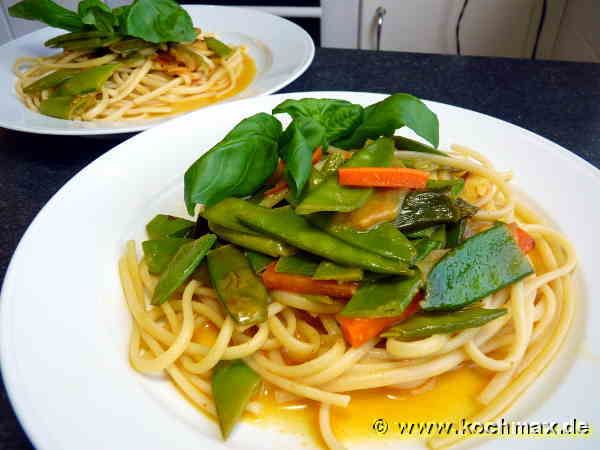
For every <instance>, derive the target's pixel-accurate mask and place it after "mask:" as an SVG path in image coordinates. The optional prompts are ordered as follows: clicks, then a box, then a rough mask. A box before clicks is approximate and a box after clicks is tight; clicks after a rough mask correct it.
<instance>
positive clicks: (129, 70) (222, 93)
mask: <svg viewBox="0 0 600 450" xmlns="http://www.w3.org/2000/svg"><path fill="white" fill-rule="evenodd" d="M211 36H212V35H211V34H208V33H205V34H202V33H201V34H199V35H198V38H197V40H196V41H195V42H194V43H192V44H189V45H190V47H191V48H193V49H194V50H195V51H196V52H197V53H198V55H200V56H201V57H202V58H203V60H204V62H205V64H203V65H202V66H200V67H199V68H198V69H196V70H191V69H190V68H188V67H186V66H185V65H182V64H180V63H178V62H177V61H176V60H174V59H173V58H171V57H170V56H169V54H168V53H167V52H164V51H161V52H159V53H156V52H155V51H152V50H150V51H146V52H144V51H141V52H140V54H138V56H137V57H133V58H120V59H119V58H118V55H117V54H115V53H109V54H106V55H102V56H97V55H96V53H95V50H90V51H74V50H65V51H63V52H62V53H59V54H56V55H53V56H48V57H39V58H32V57H23V58H18V59H17V61H16V62H15V64H14V66H13V71H14V73H15V75H16V76H17V81H16V84H15V90H16V93H17V95H18V96H19V98H20V99H21V100H22V101H23V103H24V104H25V105H26V106H27V107H28V108H29V109H31V110H32V111H35V112H40V110H39V106H40V103H41V102H42V100H45V99H47V98H48V96H49V90H47V89H46V90H43V91H41V92H37V93H31V94H28V93H25V92H24V88H26V87H27V86H29V85H30V84H31V83H34V82H35V81H37V80H39V79H41V78H43V77H45V76H47V75H49V74H51V73H53V72H54V71H56V70H58V69H89V68H91V67H96V66H101V65H104V64H107V63H111V62H118V63H120V66H119V67H118V68H117V70H116V71H115V72H114V73H113V74H112V76H111V77H110V78H109V79H108V81H107V82H106V83H105V84H104V86H103V87H102V89H101V91H100V92H98V93H97V94H96V95H95V100H96V101H95V104H93V105H92V106H91V107H89V108H87V109H86V110H84V111H82V112H81V113H79V114H78V115H76V116H75V117H73V119H75V120H85V121H122V120H139V119H145V118H149V117H157V116H164V115H169V114H175V113H178V112H182V111H185V110H189V109H191V108H193V107H194V106H195V105H194V102H196V103H197V102H205V103H209V102H211V101H217V100H219V99H223V98H226V97H228V96H230V95H233V94H235V93H236V92H237V91H238V90H240V89H241V88H243V87H244V86H243V85H242V84H243V83H242V82H247V81H248V80H242V78H244V71H246V72H247V71H248V67H249V66H253V62H252V60H251V59H250V57H249V56H248V53H247V50H246V49H245V48H244V47H232V49H233V51H232V53H231V54H230V55H228V56H227V57H223V58H222V57H219V56H218V55H217V54H215V53H213V52H212V51H210V50H208V49H207V48H206V44H205V43H204V41H203V40H204V38H205V37H211Z"/></svg>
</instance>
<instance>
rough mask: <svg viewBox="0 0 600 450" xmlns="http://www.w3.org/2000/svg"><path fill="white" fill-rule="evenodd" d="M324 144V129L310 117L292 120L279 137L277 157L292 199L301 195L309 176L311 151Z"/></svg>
mask: <svg viewBox="0 0 600 450" xmlns="http://www.w3.org/2000/svg"><path fill="white" fill-rule="evenodd" d="M326 142H327V141H326V138H325V128H323V126H322V125H321V124H320V123H319V122H317V121H316V120H315V119H312V118H310V117H299V118H297V119H294V121H293V122H292V123H291V124H290V125H289V126H288V127H287V128H286V130H285V132H284V133H283V135H282V136H281V139H280V147H279V155H280V156H281V159H283V161H284V162H285V175H286V178H287V180H288V184H289V186H290V188H291V189H292V194H293V196H294V198H298V196H299V195H300V194H301V193H302V190H303V189H304V186H305V185H306V182H307V181H308V177H309V176H310V171H311V169H312V152H313V150H314V149H316V148H317V147H318V146H320V145H321V146H324V145H326Z"/></svg>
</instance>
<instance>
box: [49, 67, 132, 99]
mask: <svg viewBox="0 0 600 450" xmlns="http://www.w3.org/2000/svg"><path fill="white" fill-rule="evenodd" d="M119 65H120V64H118V63H113V64H105V65H103V66H97V67H92V68H90V69H86V70H84V71H82V72H79V73H78V74H76V75H74V76H72V77H71V78H69V79H68V80H67V81H65V82H64V83H62V84H60V85H59V86H58V88H57V89H56V92H54V95H55V96H56V97H61V96H66V95H81V94H87V93H89V92H98V91H99V90H100V89H101V88H102V86H103V85H104V83H106V81H107V80H108V79H109V78H110V77H111V75H112V74H113V73H114V71H115V70H117V67H119Z"/></svg>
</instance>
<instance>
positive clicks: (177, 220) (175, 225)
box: [146, 214, 200, 239]
mask: <svg viewBox="0 0 600 450" xmlns="http://www.w3.org/2000/svg"><path fill="white" fill-rule="evenodd" d="M193 230H194V222H192V221H191V220H187V219H183V218H181V217H176V216H171V215H169V214H157V215H156V216H154V218H153V219H152V220H151V221H150V222H148V224H147V225H146V233H148V237H149V238H150V239H162V238H168V237H179V238H187V237H192V236H191V234H192V231H193ZM198 237H200V236H198Z"/></svg>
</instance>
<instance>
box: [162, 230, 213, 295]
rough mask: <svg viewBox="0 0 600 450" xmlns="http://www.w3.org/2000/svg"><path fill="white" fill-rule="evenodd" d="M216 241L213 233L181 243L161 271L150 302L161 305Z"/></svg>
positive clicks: (186, 277) (183, 281) (187, 276)
mask: <svg viewBox="0 0 600 450" xmlns="http://www.w3.org/2000/svg"><path fill="white" fill-rule="evenodd" d="M216 241H217V237H216V236H215V235H214V234H206V235H204V236H202V237H201V238H200V239H196V240H195V241H192V242H188V243H187V244H184V245H182V246H181V247H180V248H179V250H177V253H175V256H173V258H172V259H171V261H170V262H169V264H168V266H167V268H166V269H165V271H164V272H163V273H162V275H161V276H160V278H159V279H158V283H157V284H156V288H155V289H154V294H153V295H152V304H153V305H161V304H163V303H164V302H166V301H167V300H168V299H169V297H170V296H171V295H173V293H174V292H175V291H176V290H177V289H178V288H179V286H181V285H182V284H183V283H185V281H186V280H187V279H188V278H189V276H190V275H192V273H193V272H194V270H196V268H197V267H198V266H199V265H200V263H201V262H202V260H203V259H204V257H205V256H206V254H207V253H208V251H209V250H210V248H211V247H212V246H213V245H214V243H215V242H216Z"/></svg>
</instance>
